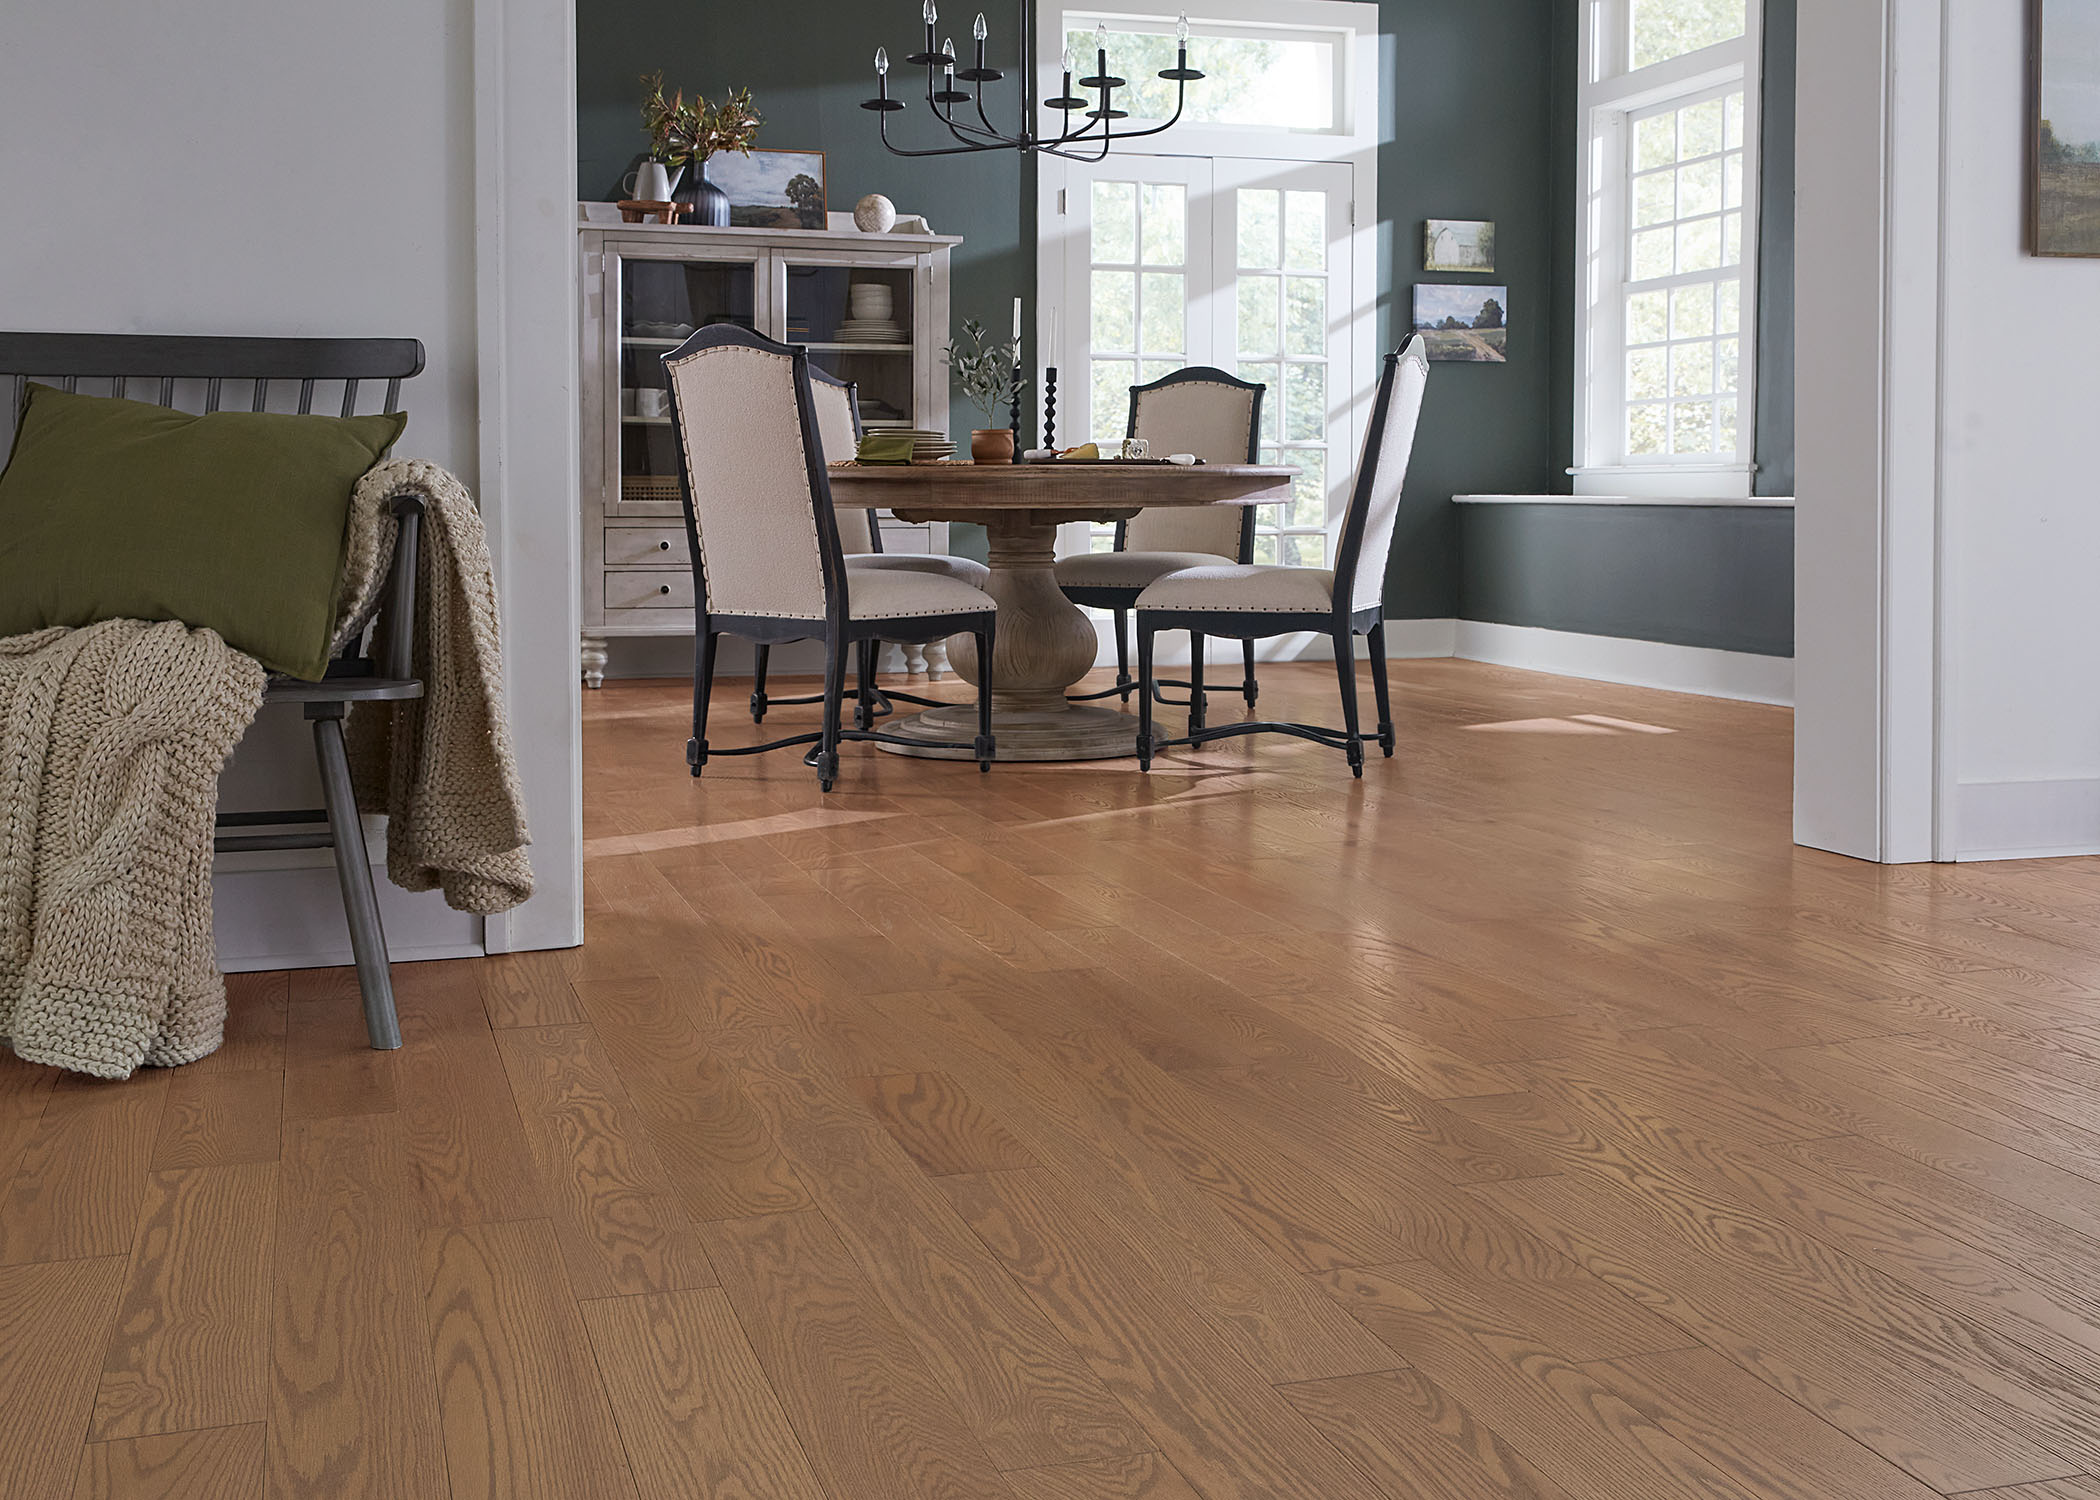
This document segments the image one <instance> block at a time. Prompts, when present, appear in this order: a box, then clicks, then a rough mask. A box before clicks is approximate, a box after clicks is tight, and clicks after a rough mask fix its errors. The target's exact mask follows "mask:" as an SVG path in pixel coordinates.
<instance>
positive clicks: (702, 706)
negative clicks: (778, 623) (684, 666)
mask: <svg viewBox="0 0 2100 1500" xmlns="http://www.w3.org/2000/svg"><path fill="white" fill-rule="evenodd" d="M720 640H721V635H720V633H719V632H717V631H712V630H707V629H702V630H701V632H700V634H699V635H698V636H697V637H696V638H695V639H694V641H693V654H694V657H695V658H696V660H695V661H694V662H693V737H692V738H691V739H689V740H687V741H686V742H685V763H686V764H687V765H688V766H690V767H692V770H693V774H694V775H695V776H698V775H699V774H700V772H701V771H702V770H704V769H705V768H706V766H707V706H708V704H709V702H710V701H712V700H713V698H714V695H715V648H716V645H717V644H718V643H719V642H720ZM758 649H759V650H760V651H764V650H765V649H766V648H765V647H763V646H760V647H759V648H758ZM759 659H760V661H763V660H764V659H765V658H764V657H762V656H761V657H760V658H759ZM759 670H760V671H761V672H763V671H764V670H765V668H764V667H760V668H759ZM752 696H753V698H754V699H755V700H756V699H762V698H763V696H764V695H763V694H753V695H752ZM764 716H765V713H764V710H763V708H761V709H758V710H756V711H755V713H754V717H757V718H763V717H764Z"/></svg>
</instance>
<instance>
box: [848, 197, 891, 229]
mask: <svg viewBox="0 0 2100 1500" xmlns="http://www.w3.org/2000/svg"><path fill="white" fill-rule="evenodd" d="M853 223H854V226H855V227H856V228H857V229H859V230H860V232H861V233H862V234H888V233H889V232H890V230H891V229H893V228H895V227H896V223H897V205H896V204H894V203H892V202H890V200H889V199H887V198H885V197H883V196H882V194H880V193H870V194H868V196H867V197H865V198H863V199H861V200H860V202H858V203H856V204H854V205H853Z"/></svg>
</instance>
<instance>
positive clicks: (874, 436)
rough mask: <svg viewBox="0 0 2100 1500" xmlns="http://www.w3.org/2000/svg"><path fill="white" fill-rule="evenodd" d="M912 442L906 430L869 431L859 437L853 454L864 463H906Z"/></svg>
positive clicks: (909, 459)
mask: <svg viewBox="0 0 2100 1500" xmlns="http://www.w3.org/2000/svg"><path fill="white" fill-rule="evenodd" d="M912 442H913V439H912V435H911V434H910V433H908V432H871V433H868V434H867V435H865V436H864V437H862V438H861V440H860V450H859V452H858V453H856V454H855V455H854V456H855V457H856V458H858V459H859V460H860V461H861V462H862V463H864V464H908V463H910V462H911V452H912Z"/></svg>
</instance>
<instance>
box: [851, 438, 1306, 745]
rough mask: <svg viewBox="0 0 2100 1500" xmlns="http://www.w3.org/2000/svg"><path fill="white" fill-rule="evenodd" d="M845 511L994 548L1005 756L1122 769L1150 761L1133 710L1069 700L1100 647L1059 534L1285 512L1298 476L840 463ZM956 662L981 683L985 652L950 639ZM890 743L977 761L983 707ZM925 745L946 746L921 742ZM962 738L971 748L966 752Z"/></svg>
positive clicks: (1090, 466) (995, 712)
mask: <svg viewBox="0 0 2100 1500" xmlns="http://www.w3.org/2000/svg"><path fill="white" fill-rule="evenodd" d="M829 475H830V479H831V498H832V504H833V505H834V506H835V507H836V508H837V509H840V510H887V511H889V512H891V513H892V514H894V515H895V516H896V517H897V518H898V519H899V520H902V521H912V522H919V521H970V522H974V523H976V524H978V525H980V526H982V527H984V529H985V531H986V533H987V534H988V536H989V537H990V541H991V551H990V556H989V558H988V559H987V561H988V562H989V563H990V566H991V570H992V576H991V580H990V582H988V583H987V584H985V586H984V587H985V590H986V592H988V593H989V594H990V595H991V596H992V597H993V598H994V599H996V600H998V601H999V628H998V635H997V638H996V640H995V643H994V645H993V648H992V650H993V661H992V733H993V735H994V736H995V737H996V738H997V740H998V742H999V759H1001V760H1014V761H1070V760H1112V759H1115V758H1117V757H1120V756H1126V755H1134V754H1136V753H1137V721H1136V719H1135V717H1134V716H1133V715H1131V714H1128V713H1120V712H1118V711H1116V710H1115V709H1106V708H1095V707H1090V706H1088V705H1086V704H1080V703H1071V702H1068V701H1067V700H1066V697H1065V695H1066V693H1067V692H1068V691H1070V689H1071V687H1072V685H1073V684H1074V683H1076V682H1078V681H1079V679H1080V678H1082V677H1084V676H1085V675H1086V674H1087V673H1088V672H1090V671H1091V670H1093V666H1094V658H1095V654H1096V652H1097V651H1098V650H1099V642H1100V637H1099V635H1098V633H1097V632H1096V631H1095V629H1094V624H1093V621H1091V620H1090V619H1088V618H1087V615H1086V612H1085V611H1084V610H1082V609H1080V608H1079V606H1078V605H1076V604H1074V603H1072V601H1071V600H1070V599H1067V598H1066V597H1065V594H1064V591H1063V590H1062V589H1060V588H1059V587H1058V586H1057V572H1056V563H1057V528H1058V527H1059V526H1061V525H1064V524H1065V523H1067V522H1071V521H1122V520H1128V519H1129V518H1130V517H1131V516H1134V515H1136V514H1137V513H1138V512H1139V511H1140V510H1146V509H1150V508H1152V507H1155V506H1192V505H1234V506H1249V505H1276V504H1282V503H1284V502H1286V501H1288V500H1289V499H1290V498H1291V481H1292V480H1293V479H1295V478H1296V477H1297V475H1298V470H1296V469H1295V468H1291V467H1288V466H1282V465H1266V464H1173V463H1165V462H1158V461H1154V462H1144V461H1132V460H1107V461H1101V462H1092V463H1088V462H1075V461H1071V460H1062V461H1056V462H1037V463H1006V464H978V463H961V462H945V463H914V464H858V463H847V464H838V465H834V466H832V467H831V469H830V470H829ZM948 659H949V663H950V665H952V666H953V667H954V668H955V670H956V672H957V673H958V674H960V675H961V676H962V677H963V679H964V680H965V681H968V682H971V683H975V682H976V681H977V678H978V671H977V646H976V642H975V641H974V640H973V639H972V638H971V637H969V636H967V635H957V636H951V637H949V639H948ZM883 729H884V732H885V733H887V734H890V735H894V736H896V737H897V738H898V739H900V740H903V741H906V742H907V743H902V744H896V743H883V744H882V746H881V748H882V749H884V750H888V751H891V752H892V753H895V754H899V755H917V756H924V757H927V758H929V759H968V758H970V756H971V754H972V752H971V751H970V750H969V749H968V748H967V746H968V744H969V741H970V739H971V737H972V736H974V735H975V734H976V732H977V709H976V706H975V704H954V705H948V706H942V707H939V708H929V709H927V710H925V711H924V712H922V713H917V714H912V715H910V716H909V717H900V718H897V719H893V720H890V721H889V722H887V723H885V724H884V725H883ZM912 740H923V741H946V742H947V743H946V744H935V743H928V744H924V745H916V744H911V743H908V742H909V741H912ZM957 741H960V742H961V743H962V744H963V746H964V747H965V748H963V749H955V748H953V746H954V745H955V743H956V742H957Z"/></svg>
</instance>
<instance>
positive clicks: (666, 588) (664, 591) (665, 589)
mask: <svg viewBox="0 0 2100 1500" xmlns="http://www.w3.org/2000/svg"><path fill="white" fill-rule="evenodd" d="M657 592H658V593H659V594H668V593H670V592H671V586H670V585H669V584H668V583H667V584H665V585H664V586H663V587H662V588H660V589H658V590H657Z"/></svg>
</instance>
